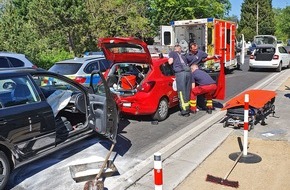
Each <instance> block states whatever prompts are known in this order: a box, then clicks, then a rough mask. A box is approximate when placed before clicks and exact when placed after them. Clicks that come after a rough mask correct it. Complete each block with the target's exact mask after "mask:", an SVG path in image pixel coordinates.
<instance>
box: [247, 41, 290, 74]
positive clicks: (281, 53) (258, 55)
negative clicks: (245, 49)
mask: <svg viewBox="0 0 290 190" xmlns="http://www.w3.org/2000/svg"><path fill="white" fill-rule="evenodd" d="M283 67H285V68H289V67H290V54H289V53H288V52H287V50H286V49H285V48H284V47H283V46H280V45H275V44H262V45H257V47H256V49H255V50H254V51H253V53H252V54H251V56H250V62H249V70H253V69H255V68H256V69H262V68H263V69H268V68H269V69H276V71H277V72H280V71H281V70H282V68H283Z"/></svg>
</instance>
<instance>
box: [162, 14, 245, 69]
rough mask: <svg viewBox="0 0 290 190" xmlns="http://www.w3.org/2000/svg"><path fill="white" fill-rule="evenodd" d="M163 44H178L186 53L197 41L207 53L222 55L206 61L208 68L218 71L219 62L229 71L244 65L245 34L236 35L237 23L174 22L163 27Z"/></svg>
mask: <svg viewBox="0 0 290 190" xmlns="http://www.w3.org/2000/svg"><path fill="white" fill-rule="evenodd" d="M160 38H161V39H160V45H161V46H170V47H174V45H175V44H179V45H181V47H182V50H183V52H184V53H186V52H188V51H189V44H190V43H191V42H195V43H197V44H198V46H199V48H200V49H201V50H203V51H205V52H206V53H207V54H208V55H220V56H221V58H220V59H215V60H211V61H207V62H206V63H205V67H206V68H207V69H209V70H214V71H218V70H219V69H220V62H223V63H224V66H225V68H226V69H228V70H232V69H239V68H240V65H242V64H244V59H245V58H244V57H245V42H244V36H243V35H241V36H239V37H238V38H237V25H236V23H235V22H232V21H226V20H221V19H216V18H202V19H192V20H178V21H172V22H171V23H170V26H161V33H160Z"/></svg>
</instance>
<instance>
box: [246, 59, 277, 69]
mask: <svg viewBox="0 0 290 190" xmlns="http://www.w3.org/2000/svg"><path fill="white" fill-rule="evenodd" d="M279 63H280V60H271V61H256V60H250V62H249V66H250V67H253V68H277V67H278V66H279Z"/></svg>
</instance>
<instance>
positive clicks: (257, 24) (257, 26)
mask: <svg viewBox="0 0 290 190" xmlns="http://www.w3.org/2000/svg"><path fill="white" fill-rule="evenodd" d="M256 33H257V35H259V4H258V2H257V18H256Z"/></svg>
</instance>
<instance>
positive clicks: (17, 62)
mask: <svg viewBox="0 0 290 190" xmlns="http://www.w3.org/2000/svg"><path fill="white" fill-rule="evenodd" d="M7 58H8V59H9V61H10V63H11V64H12V65H13V67H24V63H23V62H22V61H21V60H19V59H15V58H13V57H7Z"/></svg>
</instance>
